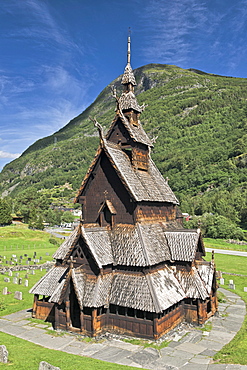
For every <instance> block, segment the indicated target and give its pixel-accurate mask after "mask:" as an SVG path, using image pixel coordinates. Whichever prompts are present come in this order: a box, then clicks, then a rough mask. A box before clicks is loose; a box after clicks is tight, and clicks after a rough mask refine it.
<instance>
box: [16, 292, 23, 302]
mask: <svg viewBox="0 0 247 370" xmlns="http://www.w3.org/2000/svg"><path fill="white" fill-rule="evenodd" d="M14 298H15V299H18V300H19V301H22V292H19V291H16V292H15V295H14Z"/></svg>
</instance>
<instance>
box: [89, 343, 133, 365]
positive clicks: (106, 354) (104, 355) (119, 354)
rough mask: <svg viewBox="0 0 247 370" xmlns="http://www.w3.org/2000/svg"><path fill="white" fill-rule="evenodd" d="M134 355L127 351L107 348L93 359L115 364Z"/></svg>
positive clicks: (97, 353)
mask: <svg viewBox="0 0 247 370" xmlns="http://www.w3.org/2000/svg"><path fill="white" fill-rule="evenodd" d="M131 354H132V353H131V352H130V351H127V350H125V349H121V348H117V347H109V346H108V347H106V348H104V349H103V350H101V351H98V352H96V353H94V354H93V355H92V356H91V357H93V358H96V359H98V360H102V361H108V362H115V361H117V360H121V359H123V358H126V357H128V356H130V355H131Z"/></svg>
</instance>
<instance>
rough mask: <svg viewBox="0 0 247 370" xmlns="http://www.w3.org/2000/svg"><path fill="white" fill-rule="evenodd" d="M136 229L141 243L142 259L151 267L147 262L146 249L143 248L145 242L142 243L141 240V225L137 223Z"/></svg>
mask: <svg viewBox="0 0 247 370" xmlns="http://www.w3.org/2000/svg"><path fill="white" fill-rule="evenodd" d="M136 229H137V233H138V236H139V240H140V243H141V246H142V250H143V254H144V258H145V259H146V262H147V264H148V265H149V266H150V265H151V262H150V260H149V256H148V252H147V249H146V246H145V242H144V239H143V236H142V229H141V225H140V224H139V223H137V224H136Z"/></svg>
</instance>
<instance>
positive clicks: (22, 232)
mask: <svg viewBox="0 0 247 370" xmlns="http://www.w3.org/2000/svg"><path fill="white" fill-rule="evenodd" d="M51 238H52V239H55V240H57V242H58V245H59V244H61V240H60V239H58V238H55V237H53V236H52V237H51V235H50V234H49V233H47V232H45V231H39V230H30V229H28V227H27V225H25V224H20V225H10V226H5V227H0V255H1V256H6V260H8V259H10V258H11V257H12V254H15V255H16V256H17V258H18V257H20V256H24V254H27V255H28V257H33V254H34V251H35V252H36V253H37V258H39V257H40V256H42V258H43V259H42V262H46V261H51V260H52V255H53V253H54V252H55V251H56V249H57V248H58V245H57V246H54V244H52V243H50V241H49V240H50V239H51ZM46 252H48V253H49V256H46ZM24 262H26V258H23V263H24ZM2 264H3V265H5V261H4V259H2Z"/></svg>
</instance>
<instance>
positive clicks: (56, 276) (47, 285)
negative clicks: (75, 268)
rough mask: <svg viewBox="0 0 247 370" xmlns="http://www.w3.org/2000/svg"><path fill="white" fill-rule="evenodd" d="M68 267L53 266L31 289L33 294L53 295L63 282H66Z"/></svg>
mask: <svg viewBox="0 0 247 370" xmlns="http://www.w3.org/2000/svg"><path fill="white" fill-rule="evenodd" d="M67 272H68V268H67V267H64V266H53V267H52V268H51V269H50V270H49V271H48V272H47V273H46V274H45V275H44V276H43V277H42V278H41V279H40V280H39V281H38V282H37V283H36V284H35V285H34V286H33V287H32V288H31V289H30V290H29V293H31V294H40V295H47V296H51V295H52V294H54V292H55V290H56V289H57V288H58V286H59V285H60V284H61V283H64V281H65V277H66V275H67Z"/></svg>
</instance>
